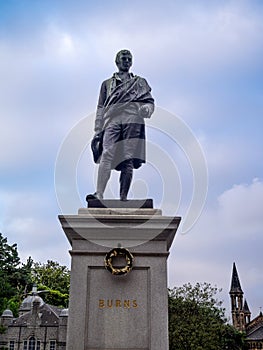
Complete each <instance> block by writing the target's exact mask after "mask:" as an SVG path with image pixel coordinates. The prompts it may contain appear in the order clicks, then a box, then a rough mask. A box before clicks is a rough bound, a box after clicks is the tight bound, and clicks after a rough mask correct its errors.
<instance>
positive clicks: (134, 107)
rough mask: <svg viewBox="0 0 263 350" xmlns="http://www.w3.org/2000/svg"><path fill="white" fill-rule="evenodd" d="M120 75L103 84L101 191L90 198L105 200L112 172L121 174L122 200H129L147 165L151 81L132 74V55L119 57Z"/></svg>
mask: <svg viewBox="0 0 263 350" xmlns="http://www.w3.org/2000/svg"><path fill="white" fill-rule="evenodd" d="M115 62H116V65H117V67H118V72H116V73H114V74H113V76H112V77H111V78H110V79H107V80H105V81H104V82H103V83H102V85H101V90H100V95H99V101H98V106H97V112H96V119H95V138H96V137H100V136H99V135H103V148H102V154H101V157H100V160H99V163H100V164H99V169H98V178H97V189H96V192H95V193H94V194H91V195H88V196H87V199H103V193H104V190H105V188H106V185H107V182H108V180H109V178H110V174H111V170H112V169H116V170H118V171H120V200H122V201H125V200H127V195H128V192H129V188H130V185H131V180H132V175H133V169H137V168H139V167H140V166H141V165H142V163H145V124H144V118H150V117H151V115H152V113H153V111H154V99H153V97H152V95H151V88H150V86H149V85H148V83H147V81H146V80H145V79H144V78H142V77H139V76H137V75H133V74H132V73H130V72H129V70H130V68H131V66H132V54H131V53H130V51H128V50H121V51H119V52H118V53H117V55H116V60H115Z"/></svg>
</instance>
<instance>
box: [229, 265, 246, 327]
mask: <svg viewBox="0 0 263 350" xmlns="http://www.w3.org/2000/svg"><path fill="white" fill-rule="evenodd" d="M229 294H230V298H231V313H232V322H233V326H234V327H235V328H236V329H237V330H239V331H241V332H243V331H244V330H245V325H246V321H248V320H249V317H250V315H249V313H246V316H247V317H245V313H244V306H245V307H246V308H247V309H248V305H247V303H246V305H243V291H242V288H241V284H240V281H239V278H238V273H237V268H236V264H235V263H233V270H232V279H231V287H230V292H229Z"/></svg>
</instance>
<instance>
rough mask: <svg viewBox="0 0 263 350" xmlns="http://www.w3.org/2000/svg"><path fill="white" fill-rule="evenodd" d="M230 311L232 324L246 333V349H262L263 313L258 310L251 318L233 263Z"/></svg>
mask: <svg viewBox="0 0 263 350" xmlns="http://www.w3.org/2000/svg"><path fill="white" fill-rule="evenodd" d="M229 294H230V298H231V313H232V322H233V326H234V327H235V328H236V329H237V330H239V331H241V332H244V333H245V334H246V342H247V345H248V349H254V350H259V349H260V350H261V349H263V315H262V312H261V311H260V313H259V315H258V316H257V317H256V318H254V319H252V320H251V312H250V310H249V307H248V303H247V301H246V300H245V299H244V301H243V295H244V293H243V291H242V288H241V284H240V281H239V277H238V273H237V268H236V265H235V263H234V264H233V271H232V279H231V287H230V292H229Z"/></svg>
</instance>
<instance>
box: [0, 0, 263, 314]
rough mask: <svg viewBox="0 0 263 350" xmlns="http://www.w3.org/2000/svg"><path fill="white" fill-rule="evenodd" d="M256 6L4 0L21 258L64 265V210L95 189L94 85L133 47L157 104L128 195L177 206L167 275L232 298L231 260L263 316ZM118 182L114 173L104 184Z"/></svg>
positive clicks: (260, 54) (8, 217) (0, 112)
mask: <svg viewBox="0 0 263 350" xmlns="http://www.w3.org/2000/svg"><path fill="white" fill-rule="evenodd" d="M262 18H263V3H262V1H260V0H259V1H256V0H252V1H251V0H233V1H231V0H229V1H224V0H221V1H217V0H212V1H208V0H203V1H202V0H200V1H194V0H190V1H187V2H185V1H176V0H173V1H172V0H171V1H170V0H163V1H154V0H152V1H148V0H145V1H143V2H142V1H138V0H135V1H133V2H130V1H120V0H114V1H102V0H98V1H96V2H95V1H94V2H93V1H87V0H86V1H82V0H75V1H69V0H64V1H59V0H52V1H50V0H45V1H41V0H31V1H30V0H9V1H3V0H0V58H1V65H0V74H1V80H0V118H1V128H0V149H1V152H0V167H1V171H0V177H1V181H0V232H2V234H3V236H4V237H7V238H8V242H9V244H13V243H17V245H18V250H19V255H20V257H21V260H22V261H23V262H25V261H26V259H27V258H28V257H29V256H31V257H32V258H33V260H34V261H40V262H46V261H47V260H55V261H58V262H59V263H60V264H63V265H67V266H70V255H69V253H68V250H69V249H70V245H69V243H68V242H67V239H66V237H65V235H64V233H63V231H62V229H61V226H60V223H59V221H58V218H57V217H58V215H59V214H76V213H77V211H78V209H79V208H80V207H85V206H86V203H85V197H86V194H87V193H91V192H94V186H95V179H96V171H97V166H96V165H95V164H94V163H93V161H92V157H91V152H90V140H91V137H92V135H93V124H94V113H95V110H96V105H97V100H98V94H99V89H100V84H101V82H102V81H103V80H105V79H106V78H109V77H110V76H111V75H112V73H113V72H115V71H116V66H115V63H114V61H115V55H116V53H117V52H118V51H119V50H120V49H123V48H126V49H129V50H130V51H131V52H132V54H133V67H132V71H133V72H134V73H135V74H138V75H140V76H143V77H145V78H146V79H147V81H148V83H149V84H150V86H151V87H152V94H153V96H154V99H155V103H156V111H155V113H154V114H153V116H152V118H151V119H150V120H147V121H146V124H147V152H148V153H147V159H148V163H147V164H146V165H144V166H143V167H142V168H141V169H139V170H136V172H135V175H134V181H133V187H132V189H131V196H132V198H138V197H139V198H140V197H142V198H145V197H147V198H153V200H154V206H155V207H156V208H160V209H162V210H163V215H167V216H181V217H182V224H181V225H180V226H181V227H179V229H178V232H177V235H176V238H175V240H174V243H173V246H172V248H171V252H170V256H169V259H168V281H169V286H170V287H173V286H180V285H182V284H184V283H187V282H190V283H192V284H195V283H196V282H209V283H211V284H212V285H217V286H218V287H219V288H222V289H223V291H222V293H221V294H220V295H219V297H220V299H223V301H224V307H226V308H227V309H229V296H228V292H229V288H230V278H231V272H232V265H233V262H236V265H237V269H238V273H239V277H240V280H241V285H242V288H243V291H244V294H245V298H246V299H247V301H248V305H249V307H250V309H251V311H252V316H253V317H255V316H257V315H258V313H259V310H260V309H259V308H260V307H261V306H263V295H262V290H263V273H262V264H263V257H262V246H263V235H262V233H263V215H262V214H263V213H262V208H263V163H262V159H263V138H262V135H261V134H262V130H263V118H262V113H263V78H262V73H263V65H262V62H263V21H262ZM117 193H118V174H116V173H115V174H112V177H111V180H110V184H109V186H108V189H107V192H106V196H108V197H109V198H116V196H117ZM191 203H192V204H191ZM228 313H229V311H228Z"/></svg>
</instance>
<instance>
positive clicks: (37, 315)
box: [0, 287, 68, 350]
mask: <svg viewBox="0 0 263 350" xmlns="http://www.w3.org/2000/svg"><path fill="white" fill-rule="evenodd" d="M67 322H68V309H60V308H58V307H55V306H52V305H48V304H46V303H44V301H43V299H42V298H41V297H40V296H39V295H38V292H37V290H36V287H33V291H32V294H31V295H28V296H27V297H26V298H25V299H24V300H23V302H22V304H21V306H20V309H19V316H18V317H17V318H15V317H13V313H12V311H11V310H5V311H4V312H3V314H2V316H1V317H0V325H2V326H3V327H4V328H5V332H4V333H3V334H0V350H2V349H6V350H7V349H8V350H65V349H66V336H67Z"/></svg>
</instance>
